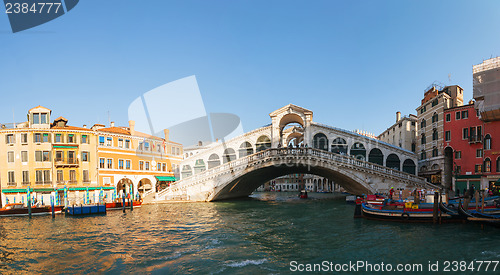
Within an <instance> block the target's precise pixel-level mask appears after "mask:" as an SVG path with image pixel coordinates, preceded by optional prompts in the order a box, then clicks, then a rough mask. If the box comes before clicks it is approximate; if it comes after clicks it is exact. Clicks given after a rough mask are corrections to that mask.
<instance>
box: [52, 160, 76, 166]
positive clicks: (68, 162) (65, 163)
mask: <svg viewBox="0 0 500 275" xmlns="http://www.w3.org/2000/svg"><path fill="white" fill-rule="evenodd" d="M54 165H55V166H56V167H78V165H79V161H78V159H56V160H55V161H54Z"/></svg>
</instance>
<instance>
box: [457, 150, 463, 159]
mask: <svg viewBox="0 0 500 275" xmlns="http://www.w3.org/2000/svg"><path fill="white" fill-rule="evenodd" d="M461 158H462V151H455V159H461Z"/></svg>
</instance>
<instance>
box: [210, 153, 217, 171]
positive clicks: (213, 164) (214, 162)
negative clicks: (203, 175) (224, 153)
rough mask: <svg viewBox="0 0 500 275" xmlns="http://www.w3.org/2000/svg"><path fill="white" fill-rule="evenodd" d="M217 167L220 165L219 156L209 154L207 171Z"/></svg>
mask: <svg viewBox="0 0 500 275" xmlns="http://www.w3.org/2000/svg"><path fill="white" fill-rule="evenodd" d="M219 165H220V159H219V155H217V154H211V155H210V157H208V169H211V168H214V167H217V166H219Z"/></svg>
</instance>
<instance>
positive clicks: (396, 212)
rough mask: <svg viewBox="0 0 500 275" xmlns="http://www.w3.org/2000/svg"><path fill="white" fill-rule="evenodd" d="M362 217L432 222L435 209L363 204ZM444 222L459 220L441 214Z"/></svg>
mask: <svg viewBox="0 0 500 275" xmlns="http://www.w3.org/2000/svg"><path fill="white" fill-rule="evenodd" d="M361 209H362V216H363V217H364V218H368V219H376V220H391V221H400V222H432V221H433V217H434V210H433V208H418V206H413V205H412V206H411V207H407V206H406V205H404V204H392V205H382V206H378V205H372V204H368V203H363V204H362V205H361ZM439 216H440V218H441V220H442V221H445V222H448V221H455V220H459V219H458V218H457V217H454V216H451V215H449V214H446V213H443V212H440V213H439Z"/></svg>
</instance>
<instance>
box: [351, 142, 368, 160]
mask: <svg viewBox="0 0 500 275" xmlns="http://www.w3.org/2000/svg"><path fill="white" fill-rule="evenodd" d="M350 154H351V156H353V157H355V158H357V159H360V160H365V159H366V148H365V146H364V145H363V144H362V143H360V142H355V143H354V144H353V145H352V146H351V151H350Z"/></svg>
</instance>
